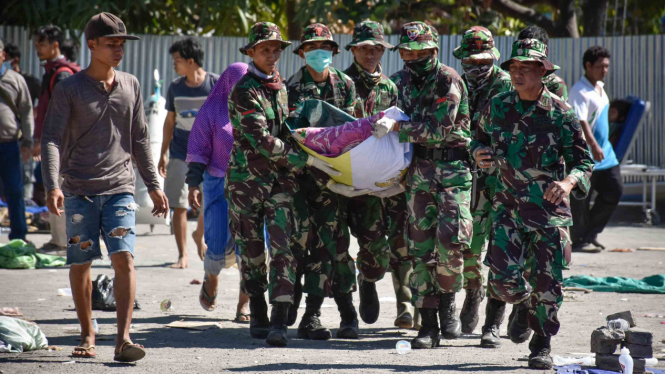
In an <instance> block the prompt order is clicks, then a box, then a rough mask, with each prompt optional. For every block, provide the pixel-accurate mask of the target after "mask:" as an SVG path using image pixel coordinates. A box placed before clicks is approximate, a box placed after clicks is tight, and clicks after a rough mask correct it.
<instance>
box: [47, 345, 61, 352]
mask: <svg viewBox="0 0 665 374" xmlns="http://www.w3.org/2000/svg"><path fill="white" fill-rule="evenodd" d="M46 349H48V350H49V351H62V348H61V347H58V346H56V345H49V346H48V347H46Z"/></svg>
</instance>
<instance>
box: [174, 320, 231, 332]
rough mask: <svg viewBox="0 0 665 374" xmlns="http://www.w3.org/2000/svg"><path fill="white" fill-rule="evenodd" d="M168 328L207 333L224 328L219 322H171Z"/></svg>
mask: <svg viewBox="0 0 665 374" xmlns="http://www.w3.org/2000/svg"><path fill="white" fill-rule="evenodd" d="M165 326H166V327H171V328H178V329H189V330H198V331H205V330H210V329H214V328H220V329H221V328H222V325H221V324H220V323H219V322H185V320H180V321H175V322H171V323H169V324H168V325H165Z"/></svg>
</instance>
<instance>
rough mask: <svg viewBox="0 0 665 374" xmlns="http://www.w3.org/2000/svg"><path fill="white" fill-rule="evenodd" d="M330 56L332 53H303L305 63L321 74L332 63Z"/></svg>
mask: <svg viewBox="0 0 665 374" xmlns="http://www.w3.org/2000/svg"><path fill="white" fill-rule="evenodd" d="M332 54H333V53H332V51H326V50H323V49H315V50H313V51H309V52H305V62H306V63H307V65H309V67H311V68H312V69H314V70H316V71H317V72H319V73H323V72H324V71H326V69H327V68H328V66H330V63H331V62H332Z"/></svg>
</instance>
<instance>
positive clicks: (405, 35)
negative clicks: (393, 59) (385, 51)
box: [393, 22, 439, 51]
mask: <svg viewBox="0 0 665 374" xmlns="http://www.w3.org/2000/svg"><path fill="white" fill-rule="evenodd" d="M438 40H439V35H438V33H437V32H436V30H433V28H432V27H430V26H428V25H427V24H426V23H424V22H409V23H405V24H404V25H403V26H402V29H401V32H400V37H399V44H398V45H397V46H395V47H393V51H396V50H398V49H406V50H409V51H420V50H423V49H437V50H438V49H439V45H438V43H437V41H438Z"/></svg>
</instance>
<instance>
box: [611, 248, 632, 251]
mask: <svg viewBox="0 0 665 374" xmlns="http://www.w3.org/2000/svg"><path fill="white" fill-rule="evenodd" d="M608 252H635V248H614V249H610V250H609V251H608Z"/></svg>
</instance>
